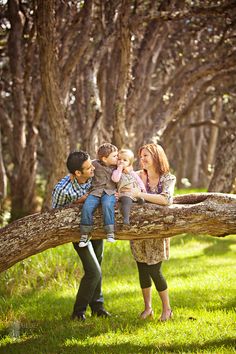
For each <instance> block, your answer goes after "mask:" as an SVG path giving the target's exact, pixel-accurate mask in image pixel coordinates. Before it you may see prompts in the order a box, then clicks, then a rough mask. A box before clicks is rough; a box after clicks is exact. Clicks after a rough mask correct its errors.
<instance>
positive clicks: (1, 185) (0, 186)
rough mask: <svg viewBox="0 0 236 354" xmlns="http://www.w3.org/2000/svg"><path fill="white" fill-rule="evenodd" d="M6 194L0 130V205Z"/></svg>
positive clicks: (5, 176)
mask: <svg viewBox="0 0 236 354" xmlns="http://www.w3.org/2000/svg"><path fill="white" fill-rule="evenodd" d="M6 195H7V175H6V170H5V166H4V162H3V158H2V134H1V130H0V206H1V204H2V201H3V200H4V199H5V198H6Z"/></svg>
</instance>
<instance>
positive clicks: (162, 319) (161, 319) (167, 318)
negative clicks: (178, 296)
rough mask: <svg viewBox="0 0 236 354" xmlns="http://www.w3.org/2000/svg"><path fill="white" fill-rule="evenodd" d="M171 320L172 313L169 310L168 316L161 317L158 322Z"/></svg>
mask: <svg viewBox="0 0 236 354" xmlns="http://www.w3.org/2000/svg"><path fill="white" fill-rule="evenodd" d="M172 318H173V312H172V310H171V309H170V310H169V314H168V315H167V316H163V315H161V316H160V318H159V320H160V321H161V322H165V321H168V320H171V319H172Z"/></svg>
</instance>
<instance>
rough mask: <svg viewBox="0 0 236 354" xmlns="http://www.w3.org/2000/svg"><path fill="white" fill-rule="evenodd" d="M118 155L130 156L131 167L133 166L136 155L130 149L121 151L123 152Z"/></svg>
mask: <svg viewBox="0 0 236 354" xmlns="http://www.w3.org/2000/svg"><path fill="white" fill-rule="evenodd" d="M118 155H126V156H128V158H129V162H130V165H133V163H134V153H133V151H131V150H129V149H121V150H119V153H118Z"/></svg>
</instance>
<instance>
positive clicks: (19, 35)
mask: <svg viewBox="0 0 236 354" xmlns="http://www.w3.org/2000/svg"><path fill="white" fill-rule="evenodd" d="M235 15H236V4H235V1H233V0H231V1H230V0H219V1H217V2H216V1H211V0H207V1H206V0H204V1H203V0H198V1H191V0H179V1H175V0H170V1H161V0H157V1H151V0H147V1H139V0H131V1H128V0H114V1H109V0H85V1H80V0H71V1H60V0H59V1H54V0H48V1H46V2H45V1H42V0H35V1H27V0H24V1H23V0H8V1H7V3H6V4H3V5H1V29H2V31H1V42H0V54H1V57H0V62H1V74H2V79H1V89H2V94H1V99H0V113H1V123H0V124H1V132H0V181H1V189H0V193H1V198H2V199H4V198H5V197H6V195H7V189H6V183H7V182H6V181H8V185H9V189H8V190H9V195H10V199H11V202H12V218H17V217H19V216H22V215H26V214H29V213H32V212H33V211H34V210H36V206H37V203H36V202H37V199H36V197H37V192H36V176H41V177H42V178H43V179H45V180H46V181H47V186H46V191H45V203H44V205H45V206H48V205H49V199H50V192H51V188H52V185H53V183H55V181H56V180H57V179H58V178H60V177H61V176H62V175H63V174H64V173H65V169H64V168H65V165H64V162H65V156H66V155H67V153H68V151H69V150H72V149H75V148H78V147H79V148H83V149H86V150H88V151H89V152H90V153H91V155H92V157H94V156H95V150H96V147H97V146H98V145H99V144H100V143H102V142H104V141H110V142H113V143H114V144H116V145H117V146H118V147H121V146H128V147H130V148H132V149H133V150H134V151H135V152H136V151H137V148H138V146H139V145H140V144H143V143H145V142H148V141H150V140H154V141H160V142H161V143H162V144H163V146H164V147H165V149H166V151H167V153H168V156H169V158H170V163H171V166H172V167H173V170H174V172H175V173H176V175H177V181H178V186H182V185H183V183H184V181H185V180H186V179H188V180H189V181H190V182H191V184H192V186H194V187H205V188H207V187H208V186H209V185H210V187H209V188H210V190H211V191H221V192H230V191H231V190H232V188H233V182H234V179H235V176H236V143H235V142H236V134H235V131H236V130H235V128H236V120H235V111H236V99H235V98H236V86H235V78H236V65H235V64H236V59H235V58H236V55H235V54H236V36H235V35H236V20H235V18H236V16H235ZM226 161H227V163H225V162H226Z"/></svg>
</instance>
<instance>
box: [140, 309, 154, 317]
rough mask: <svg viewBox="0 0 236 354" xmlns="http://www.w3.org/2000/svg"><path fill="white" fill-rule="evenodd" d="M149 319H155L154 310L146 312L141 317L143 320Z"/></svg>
mask: <svg viewBox="0 0 236 354" xmlns="http://www.w3.org/2000/svg"><path fill="white" fill-rule="evenodd" d="M148 317H150V319H153V317H154V311H153V309H149V310H144V311H143V312H142V313H141V314H140V316H139V318H140V319H141V320H146V319H147V318H148Z"/></svg>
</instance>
